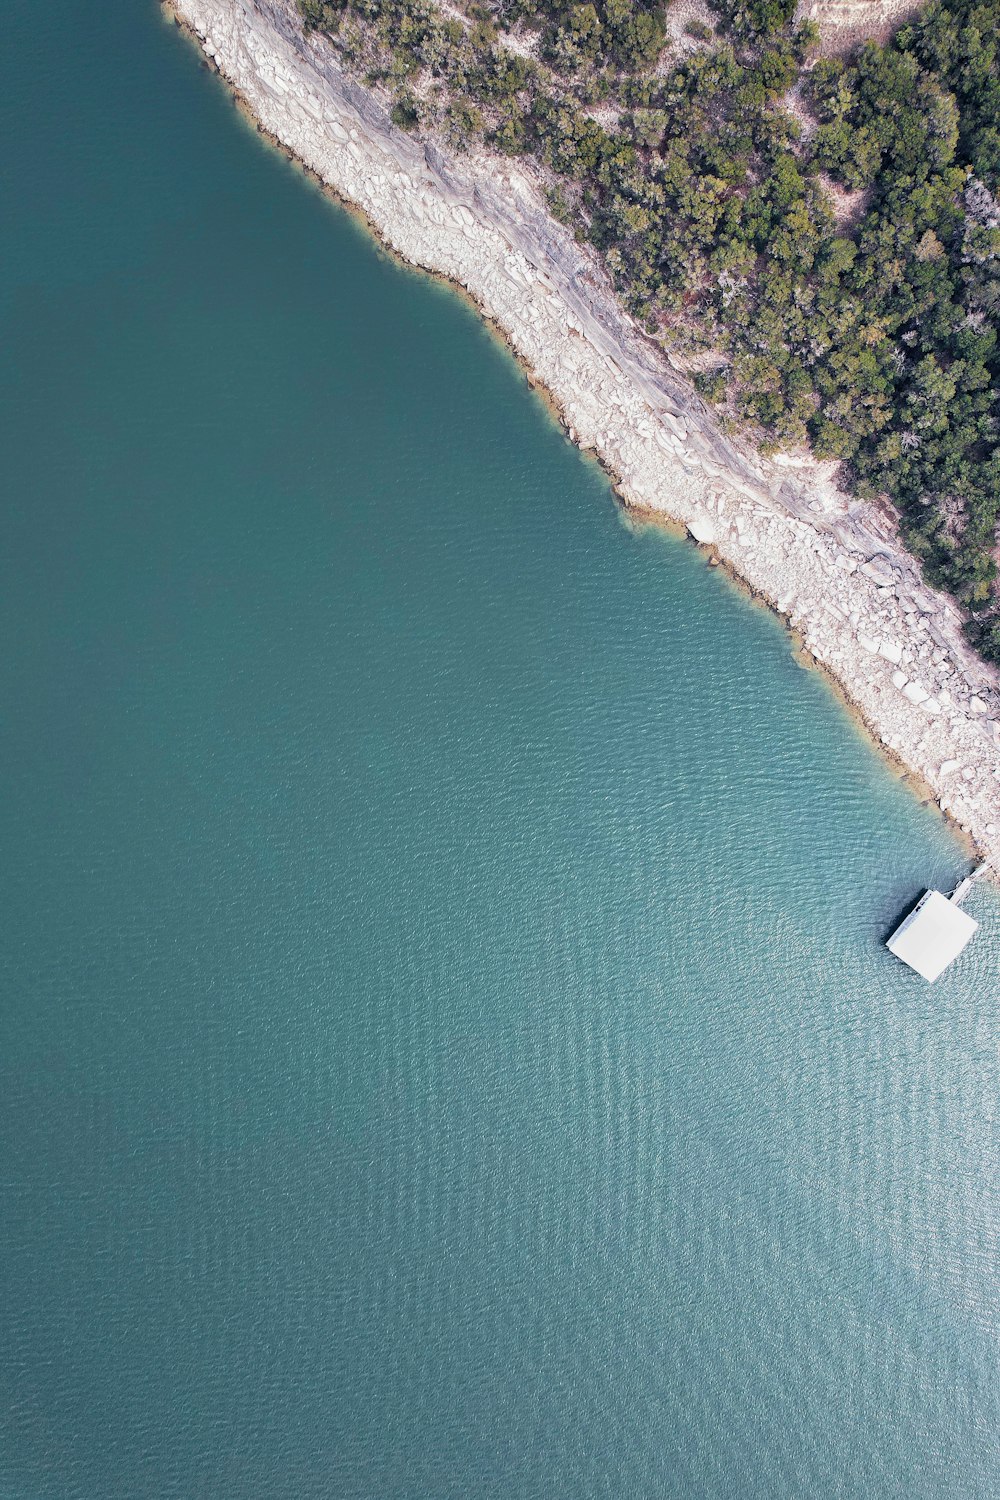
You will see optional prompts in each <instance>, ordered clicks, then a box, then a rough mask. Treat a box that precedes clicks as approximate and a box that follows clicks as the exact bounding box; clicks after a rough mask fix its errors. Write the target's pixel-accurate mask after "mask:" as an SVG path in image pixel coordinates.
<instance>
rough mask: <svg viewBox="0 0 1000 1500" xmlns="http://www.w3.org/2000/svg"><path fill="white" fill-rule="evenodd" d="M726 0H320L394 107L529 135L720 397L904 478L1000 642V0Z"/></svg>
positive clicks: (868, 477) (318, 10)
mask: <svg viewBox="0 0 1000 1500" xmlns="http://www.w3.org/2000/svg"><path fill="white" fill-rule="evenodd" d="M713 3H714V25H713V26H709V25H708V24H707V23H706V22H705V21H697V20H696V21H691V22H689V23H688V25H687V27H686V28H685V30H684V32H683V33H681V32H680V31H679V29H678V30H677V31H676V32H675V34H674V35H673V37H672V38H668V31H667V22H668V19H669V13H665V11H664V9H663V8H662V7H661V6H659V5H657V4H649V3H643V0H639V3H634V0H594V3H586V4H580V3H573V0H494V3H491V4H490V5H489V6H486V5H478V4H473V5H472V6H471V8H470V9H468V10H460V9H458V8H457V7H456V6H454V5H449V7H448V9H447V10H445V9H444V8H443V7H440V6H438V5H435V4H434V3H433V0H344V3H340V0H300V4H301V7H302V10H303V14H304V16H305V19H306V23H307V24H308V25H310V26H317V27H322V28H323V29H324V30H326V31H328V32H329V33H330V34H331V35H332V36H333V37H334V38H335V40H336V42H337V44H338V45H339V46H340V48H341V49H342V51H343V52H344V54H345V55H346V57H347V59H348V61H349V62H351V63H352V64H353V65H354V66H355V67H360V68H361V69H362V70H363V71H364V72H365V73H366V75H367V76H368V78H369V80H370V81H372V82H381V83H383V84H386V85H388V86H389V87H390V88H391V89H392V91H393V92H394V96H395V101H396V102H395V107H394V111H393V114H394V118H395V119H396V121H397V123H398V124H400V125H403V126H405V127H412V126H416V125H418V124H420V125H422V126H430V127H436V128H439V129H443V130H445V131H446V132H447V134H448V136H449V138H450V139H451V141H452V142H453V144H454V145H456V146H459V147H462V146H464V145H467V144H468V143H469V141H470V140H471V139H473V138H477V137H478V138H481V139H482V140H484V141H485V142H486V143H487V144H489V145H491V146H492V147H494V148H495V149H497V150H500V151H503V152H506V153H510V154H521V153H530V154H531V155H532V156H533V157H535V158H536V160H537V161H538V162H540V163H541V165H542V166H543V168H544V169H545V170H546V172H547V174H548V177H549V181H550V184H551V186H550V195H549V196H550V203H551V206H552V209H553V212H554V213H556V214H557V215H558V216H559V217H560V218H561V219H563V220H564V221H565V222H567V223H569V224H571V225H572V226H573V227H574V228H575V231H576V233H577V234H578V235H579V236H580V237H586V238H588V239H589V240H590V241H591V242H592V243H593V244H594V245H595V246H597V247H598V249H599V250H600V251H601V252H602V254H603V256H604V259H605V261H606V264H607V266H608V268H609V270H610V273H611V275H612V277H613V279H614V281H615V284H616V286H617V287H618V289H619V291H620V292H621V294H622V296H623V298H624V299H625V301H626V302H627V304H628V306H629V307H630V309H631V310H632V311H633V312H634V313H635V314H636V315H637V316H638V317H639V318H641V319H642V320H643V322H644V323H645V325H646V327H647V328H648V330H649V331H650V333H651V334H653V335H654V336H656V337H657V338H660V339H662V340H663V341H664V342H667V343H669V345H670V347H671V349H672V350H673V351H674V352H675V354H676V353H677V352H681V353H683V354H684V355H686V357H687V359H688V362H689V366H690V368H691V369H692V371H693V372H694V374H695V380H696V383H697V384H698V386H699V389H701V391H702V392H703V394H704V395H705V396H706V397H707V398H708V399H710V400H712V401H714V402H716V403H717V404H719V406H720V407H721V409H722V416H723V418H724V420H729V421H737V422H739V423H741V424H742V425H744V426H747V427H749V428H750V429H751V430H752V431H753V433H754V435H755V437H756V438H757V440H758V441H759V442H761V443H762V444H763V445H765V446H772V447H773V446H783V447H788V446H792V445H797V444H802V443H804V442H807V441H808V442H809V443H810V444H811V446H812V448H813V450H814V451H815V452H816V453H817V454H818V455H820V456H823V457H835V458H838V459H841V460H843V461H844V463H845V467H846V473H847V476H848V478H849V480H850V481H851V482H852V483H853V484H854V486H855V487H856V489H857V490H858V491H859V492H860V493H861V494H864V495H868V496H870V497H876V496H879V495H888V496H889V497H890V498H891V500H892V501H893V502H894V504H895V505H896V507H897V509H898V511H899V515H900V523H901V527H902V531H903V535H904V537H905V538H906V540H907V542H908V545H909V546H910V547H911V548H912V549H913V551H914V552H915V553H916V554H917V555H918V556H919V557H920V558H921V559H922V561H923V565H924V569H925V572H926V574H927V576H928V577H929V579H930V580H931V581H932V582H933V583H935V584H937V585H939V586H941V587H944V588H947V589H949V590H950V591H951V592H952V593H954V594H955V595H956V597H957V598H958V599H959V600H960V601H961V602H962V603H963V604H965V605H966V606H967V607H968V609H969V611H970V619H969V626H968V629H969V634H970V636H971V637H972V639H973V640H974V641H975V642H976V643H977V644H978V645H979V647H980V649H981V650H982V651H983V652H984V654H985V655H987V656H989V657H991V658H992V659H994V660H1000V589H998V586H997V583H996V564H995V556H994V554H995V553H996V550H997V522H998V514H1000V448H998V428H997V423H998V418H1000V396H998V385H1000V380H998V377H1000V354H998V349H997V327H998V324H1000V201H998V196H997V195H998V186H1000V70H998V59H997V40H996V39H997V35H998V31H1000V0H978V3H977V0H933V3H932V4H930V5H929V6H928V7H927V8H926V9H925V10H924V11H923V12H922V13H921V15H920V16H919V18H918V19H917V20H915V21H914V22H912V23H910V24H909V25H907V26H905V27H904V28H903V29H902V30H901V31H900V32H899V33H898V35H897V36H896V37H895V38H894V39H893V40H892V41H891V42H890V43H889V44H888V45H887V46H885V47H880V46H877V45H875V44H873V43H870V44H867V45H865V46H863V47H861V48H860V49H859V50H858V51H857V52H856V53H855V54H854V55H853V56H851V57H849V58H848V59H846V60H842V59H836V58H835V59H821V60H819V61H816V62H813V60H812V57H811V53H812V51H813V50H814V45H815V41H816V36H815V32H814V30H813V29H812V28H811V27H810V26H808V25H807V26H802V27H796V26H795V23H794V19H793V12H794V0H713ZM665 44H667V45H665Z"/></svg>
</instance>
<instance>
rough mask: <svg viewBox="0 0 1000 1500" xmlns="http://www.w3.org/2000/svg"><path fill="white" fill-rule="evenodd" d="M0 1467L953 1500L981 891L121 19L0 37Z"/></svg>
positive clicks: (985, 1304)
mask: <svg viewBox="0 0 1000 1500" xmlns="http://www.w3.org/2000/svg"><path fill="white" fill-rule="evenodd" d="M5 42H6V46H5V49H4V52H3V61H2V65H0V66H2V70H3V79H2V89H0V113H2V116H3V127H4V128H3V141H4V147H3V152H2V154H0V193H2V202H0V242H2V248H3V264H4V266H5V276H4V279H3V283H2V286H0V318H2V340H3V348H4V354H5V358H4V360H3V363H2V373H0V385H2V401H0V427H2V431H0V482H2V496H3V500H2V507H0V524H2V538H0V627H2V640H3V649H2V652H0V673H2V686H3V691H2V702H3V704H4V711H3V715H2V728H0V772H2V785H3V792H4V795H3V798H2V803H0V870H2V875H3V889H4V912H3V927H2V934H3V936H2V942H0V982H2V994H3V999H2V1005H0V1069H2V1077H0V1140H2V1154H0V1277H2V1282H0V1494H2V1495H3V1496H4V1500H39V1497H56V1496H58V1497H86V1500H106V1497H129V1500H133V1497H134V1500H139V1497H151V1500H163V1497H178V1500H192V1497H202V1496H203V1497H220V1500H236V1497H247V1500H270V1497H313V1496H315V1497H335V1500H341V1497H343V1500H347V1497H365V1500H368V1497H371V1500H403V1497H406V1500H411V1497H412V1500H439V1497H476V1496H490V1497H535V1496H540V1497H541V1496H544V1497H545V1500H563V1497H565V1500H580V1497H609V1500H611V1497H615V1500H617V1497H621V1500H633V1497H635V1500H638V1497H661V1496H662V1497H713V1500H714V1497H747V1500H753V1497H761V1500H765V1497H767V1500H773V1497H799V1496H810V1497H814V1496H815V1497H824V1500H825V1497H851V1500H854V1497H857V1500H882V1497H897V1496H905V1497H944V1496H949V1497H952V1496H955V1497H962V1500H966V1497H987V1496H995V1495H997V1494H998V1493H1000V1466H998V1446H997V1443H998V1439H997V1432H998V1418H1000V1391H998V1375H997V1369H998V1348H997V1329H998V1313H1000V1289H998V1282H997V1276H996V1270H997V1242H998V1225H1000V1194H998V1187H997V1179H996V1163H997V1145H998V1140H997V1136H998V1131H997V1118H998V1094H1000V1078H998V1050H997V1041H998V1026H997V1020H998V1016H997V1012H998V1008H1000V984H998V980H997V974H998V969H1000V965H998V959H1000V908H998V903H997V902H996V900H995V899H994V897H993V896H992V895H991V894H990V893H989V892H988V891H986V890H979V891H977V893H976V894H975V896H974V897H973V898H972V902H971V907H972V909H973V910H974V911H975V912H976V914H977V915H979V916H980V917H982V918H984V919H985V928H984V931H983V932H982V933H981V935H980V937H979V938H978V940H977V942H976V943H975V945H974V946H973V947H972V948H971V949H970V950H969V951H968V953H967V954H966V955H965V956H964V957H963V959H962V961H961V962H960V964H959V965H958V966H957V968H956V969H955V970H954V971H953V973H951V974H950V975H949V976H948V977H947V978H946V979H945V980H943V981H942V982H941V983H940V984H939V985H937V986H936V987H934V988H928V987H926V986H924V985H923V984H922V983H921V982H920V981H919V980H917V979H916V978H913V977H911V976H910V975H908V974H907V973H906V972H905V971H904V970H903V969H902V968H900V967H899V966H897V965H896V964H895V963H894V962H893V961H892V960H891V959H890V958H889V956H888V955H887V954H886V953H885V951H884V949H883V948H882V946H881V939H882V938H883V936H884V934H885V932H886V929H887V927H888V926H889V925H890V924H891V923H892V921H893V920H894V919H895V918H896V917H897V915H898V914H899V912H900V911H901V909H902V908H903V907H904V906H905V904H906V903H907V902H908V901H909V900H911V899H912V898H913V896H914V895H915V894H916V893H917V891H918V890H919V889H920V888H921V887H922V886H923V885H925V884H926V883H928V882H937V883H943V884H947V883H948V882H949V881H952V880H954V879H955V878H956V877H957V876H958V875H959V874H961V873H962V872H963V871H964V869H965V860H964V855H963V852H962V850H961V849H960V847H959V846H958V845H957V844H956V843H955V841H954V840H953V839H952V837H951V836H950V835H949V834H948V833H947V831H946V830H945V828H944V827H943V825H942V823H941V822H940V821H939V820H938V819H937V818H936V817H934V816H933V815H932V813H931V812H929V811H928V810H925V809H923V808H922V807H921V806H920V804H919V802H918V801H917V799H916V798H915V797H914V796H913V795H912V794H911V793H910V792H909V791H908V790H907V789H906V788H905V787H904V786H903V785H902V784H901V783H900V782H899V781H898V780H897V779H896V778H895V777H894V776H893V774H892V773H891V772H890V771H889V769H888V768H887V767H886V766H885V765H884V764H883V763H882V762H881V761H880V760H879V759H878V758H877V757H876V755H875V754H874V753H873V751H872V750H871V749H870V748H869V747H868V745H867V744H866V743H865V742H864V741H863V740H862V739H861V738H860V737H859V735H858V734H857V733H856V731H855V730H854V728H853V727H852V725H851V724H850V722H849V720H848V719H847V717H846V715H845V714H844V713H843V711H842V710H841V709H840V708H839V706H838V705H837V703H836V702H835V701H834V699H833V697H832V695H831V694H830V693H829V691H828V690H827V688H826V687H825V686H824V684H823V682H822V681H821V680H820V679H819V677H818V676H816V675H815V674H811V673H807V672H804V671H802V670H801V669H800V668H799V667H798V666H797V665H796V664H795V662H794V661H793V658H792V655H791V651H790V648H789V645H788V643H787V641H786V639H785V637H784V635H783V633H782V631H781V630H780V628H779V626H778V625H777V624H776V622H775V621H773V620H772V619H771V618H769V617H768V616H767V615H765V614H764V613H762V612H761V611H759V610H758V609H756V608H754V607H753V606H751V605H750V604H749V603H747V602H746V601H745V600H744V599H743V598H742V597H741V596H740V595H739V594H738V593H737V592H736V591H735V590H734V589H732V588H731V587H730V586H729V585H727V583H726V582H725V580H724V579H722V578H720V577H718V576H717V575H715V574H712V573H710V572H708V571H706V569H705V568H704V566H703V563H702V561H701V560H700V558H699V557H698V555H697V554H696V553H695V552H694V551H693V550H692V549H689V548H687V547H685V546H683V545H681V544H679V543H675V542H672V541H669V540H666V539H664V538H662V537H657V536H653V535H650V534H638V535H637V534H632V533H630V532H628V531H627V530H626V529H625V527H624V526H623V525H622V524H621V522H620V520H619V519H618V518H617V516H616V513H615V510H614V507H613V505H612V503H611V500H610V496H609V493H608V489H607V485H606V484H605V482H604V480H603V479H602V477H601V475H600V474H599V473H598V472H597V471H596V470H595V469H594V468H593V467H592V466H590V465H589V464H588V463H587V462H585V461H584V460H583V459H582V458H581V457H580V456H579V455H578V454H577V453H576V452H575V451H574V450H573V449H572V448H571V447H570V446H569V445H568V444H567V442H566V441H565V440H564V439H563V437H562V436H561V434H560V433H559V431H558V430H557V429H556V427H555V426H554V424H553V423H552V422H551V421H550V420H549V418H548V417H547V416H546V414H545V412H544V410H543V408H542V406H541V404H540V402H539V401H538V400H537V399H536V398H535V397H534V396H533V395H532V394H531V393H530V392H529V391H528V390H527V388H526V386H525V383H524V380H523V378H522V377H521V375H520V374H519V373H518V371H517V369H516V368H515V366H514V365H513V364H512V362H511V361H510V360H509V358H508V357H507V356H506V355H505V354H504V353H503V352H502V351H501V350H500V349H499V348H498V347H497V346H496V344H495V343H494V342H493V341H491V339H490V337H489V336H488V335H487V334H486V332H485V331H484V330H483V329H482V328H481V327H480V326H479V325H478V323H477V321H476V319H475V317H474V316H473V314H472V313H471V312H470V311H469V310H468V309H467V308H466V307H465V306H464V305H463V304H462V303H461V302H460V301H459V300H458V299H457V298H455V297H453V296H452V295H451V294H449V293H448V292H447V291H446V290H444V289H442V288H440V287H437V286H434V285H431V284H430V283H428V282H427V281H425V280H423V279H421V278H419V277H417V276H414V275H412V274H410V273H407V272H405V271H403V270H401V269H399V268H398V267H396V266H394V265H392V264H391V263H390V262H389V261H388V260H386V259H385V258H384V257H382V256H380V255H379V254H378V253H377V252H376V251H375V249H374V248H373V246H372V245H371V243H370V242H369V240H368V239H367V238H366V237H365V235H364V234H363V232H362V231H361V230H360V229H359V228H358V227H357V226H355V225H354V224H353V223H352V222H351V221H350V220H349V219H348V218H347V217H346V216H345V215H344V214H342V213H340V212H339V211H337V210H335V209H333V208H332V207H331V206H330V205H329V204H328V203H326V202H325V201H324V200H323V199H322V198H321V197H320V196H319V195H318V194H317V193H316V192H315V191H314V190H313V189H312V188H311V187H310V186H309V185H308V184H306V183H305V182H304V180H303V179H302V178H301V176H300V175H298V174H297V173H296V172H295V171H294V170H293V169H292V168H290V167H289V166H288V165H287V164H286V163H284V162H283V161H282V160H281V159H279V158H278V157H277V156H276V155H274V154H273V153H271V152H269V151H267V150H266V149H264V148H262V147H261V145H260V144H259V142H258V141H257V140H256V138H255V137H254V135H253V133H252V132H251V131H250V130H249V129H248V128H247V127H246V126H245V125H244V124H243V123H242V122H241V120H240V119H239V117H238V116H237V114H236V112H235V111H234V110H233V108H232V105H231V104H230V103H229V101H228V100H227V98H226V96H225V94H224V93H223V91H222V89H221V88H220V87H219V86H218V84H217V83H216V81H215V80H213V79H211V78H209V77H208V76H207V75H206V74H205V73H204V72H199V68H198V63H197V59H196V56H195V54H194V53H193V52H192V51H191V50H190V49H189V48H188V47H187V46H186V45H185V44H184V43H183V41H182V40H181V39H180V37H179V36H178V35H177V34H176V32H175V31H174V30H173V29H172V28H170V27H168V26H166V25H164V24H163V23H162V22H161V21H160V19H159V17H158V15H157V12H156V10H155V7H154V6H153V4H152V3H151V0H111V3H109V4H106V5H104V6H101V7H80V6H77V5H72V4H70V0H54V3H52V4H50V5H48V6H46V7H44V8H42V9H41V10H39V8H38V7H36V6H34V5H29V4H28V3H27V0H14V4H13V6H8V8H7V11H6V12H5Z"/></svg>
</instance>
